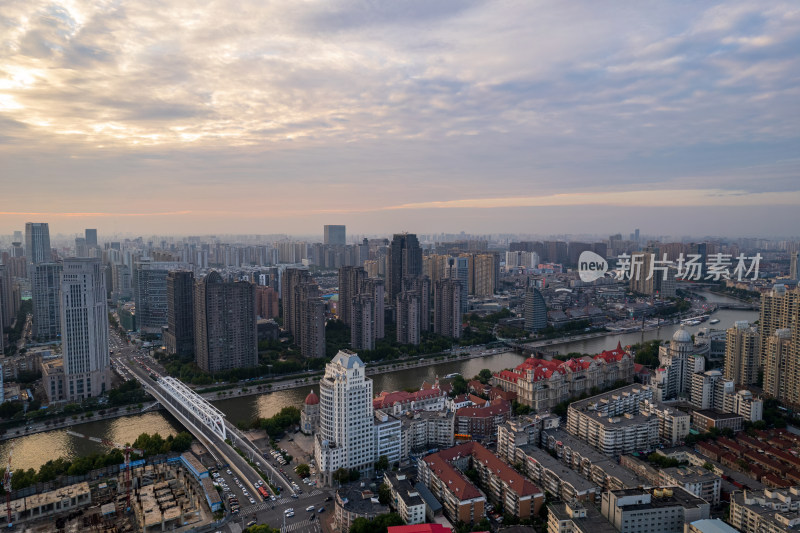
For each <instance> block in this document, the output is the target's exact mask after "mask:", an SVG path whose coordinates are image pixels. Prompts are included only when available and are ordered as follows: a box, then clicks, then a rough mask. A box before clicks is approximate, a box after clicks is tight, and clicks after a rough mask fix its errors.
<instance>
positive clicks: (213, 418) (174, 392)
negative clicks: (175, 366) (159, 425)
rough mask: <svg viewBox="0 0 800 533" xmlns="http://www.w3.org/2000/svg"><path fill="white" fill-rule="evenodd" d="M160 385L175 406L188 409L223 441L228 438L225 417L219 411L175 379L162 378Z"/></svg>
mask: <svg viewBox="0 0 800 533" xmlns="http://www.w3.org/2000/svg"><path fill="white" fill-rule="evenodd" d="M158 384H159V385H160V386H161V389H162V390H163V391H164V392H165V393H166V394H168V395H169V398H168V399H169V400H170V401H171V402H172V404H173V405H175V406H176V407H178V406H180V407H183V408H184V409H186V410H187V411H188V412H189V413H191V414H192V415H193V416H194V417H195V418H196V419H197V420H199V421H200V422H202V423H203V425H204V426H206V427H207V428H208V429H210V430H211V431H213V432H214V434H215V435H218V436H219V437H220V438H221V439H222V440H225V439H226V438H227V432H226V430H225V415H224V414H223V413H222V412H221V411H220V410H219V409H217V408H216V407H214V406H213V405H211V403H210V402H208V401H206V400H204V399H203V398H202V397H201V396H200V395H199V394H197V393H196V392H194V391H193V390H191V389H190V388H188V387H187V386H186V385H184V384H183V383H181V382H180V381H179V380H177V379H175V378H173V377H170V376H166V377H162V378H160V379H159V380H158Z"/></svg>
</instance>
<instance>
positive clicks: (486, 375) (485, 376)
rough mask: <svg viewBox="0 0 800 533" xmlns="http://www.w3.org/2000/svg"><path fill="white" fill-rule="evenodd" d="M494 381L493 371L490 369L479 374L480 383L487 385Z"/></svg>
mask: <svg viewBox="0 0 800 533" xmlns="http://www.w3.org/2000/svg"><path fill="white" fill-rule="evenodd" d="M491 379H492V371H491V370H489V369H488V368H484V369H483V370H481V371H480V372H478V381H480V382H481V383H483V384H484V385H486V384H487V383H489V380H491Z"/></svg>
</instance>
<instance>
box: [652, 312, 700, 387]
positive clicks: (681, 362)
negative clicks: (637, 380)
mask: <svg viewBox="0 0 800 533" xmlns="http://www.w3.org/2000/svg"><path fill="white" fill-rule="evenodd" d="M693 352H694V342H692V336H691V334H689V332H688V331H686V330H685V329H683V327H681V328H680V329H679V330H678V331H676V332H675V333H674V334H673V335H672V340H671V341H670V343H669V344H668V345H667V346H660V347H659V349H658V360H659V363H660V367H659V368H658V370H657V371H656V373H655V376H653V379H652V383H653V385H655V387H656V390H655V399H656V400H657V401H659V402H663V401H666V400H674V399H675V398H680V397H684V398H690V397H691V393H692V376H693V375H694V374H696V373H697V372H704V371H705V358H703V357H702V356H700V355H694V354H693Z"/></svg>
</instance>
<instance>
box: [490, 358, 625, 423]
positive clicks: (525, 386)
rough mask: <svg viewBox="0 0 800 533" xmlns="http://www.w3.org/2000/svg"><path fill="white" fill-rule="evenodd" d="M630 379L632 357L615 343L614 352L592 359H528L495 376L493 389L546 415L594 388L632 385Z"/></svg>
mask: <svg viewBox="0 0 800 533" xmlns="http://www.w3.org/2000/svg"><path fill="white" fill-rule="evenodd" d="M633 377H634V363H633V357H632V356H631V355H630V354H629V353H628V352H626V351H625V350H624V349H623V348H622V345H621V344H619V343H617V347H616V348H614V349H613V350H606V351H604V352H601V353H599V354H597V355H596V356H594V357H588V356H586V357H581V358H578V359H569V360H567V361H558V360H552V361H547V360H545V359H536V358H533V357H531V358H529V359H526V360H525V361H524V362H523V363H522V364H520V365H517V367H516V368H515V369H514V370H513V371H511V370H503V371H502V372H498V373H496V374H495V375H494V376H493V377H492V385H494V386H496V387H499V388H501V389H503V390H505V391H509V392H514V393H516V395H517V401H518V402H520V403H522V404H525V405H529V406H531V407H532V408H534V409H535V410H537V411H546V410H550V409H552V408H553V407H555V406H556V405H558V404H559V403H561V402H563V401H566V400H569V399H570V398H574V397H577V396H580V395H581V394H583V393H584V392H586V393H589V392H590V391H591V390H592V389H593V388H594V389H605V388H608V387H610V386H612V385H614V384H615V383H617V382H618V381H625V382H626V383H632V382H633Z"/></svg>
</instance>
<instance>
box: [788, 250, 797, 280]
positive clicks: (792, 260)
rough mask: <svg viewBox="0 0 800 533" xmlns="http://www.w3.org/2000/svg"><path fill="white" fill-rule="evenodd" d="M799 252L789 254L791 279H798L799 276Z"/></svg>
mask: <svg viewBox="0 0 800 533" xmlns="http://www.w3.org/2000/svg"><path fill="white" fill-rule="evenodd" d="M797 254H798V252H792V253H791V254H790V255H789V279H795V280H796V279H798V278H797Z"/></svg>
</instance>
